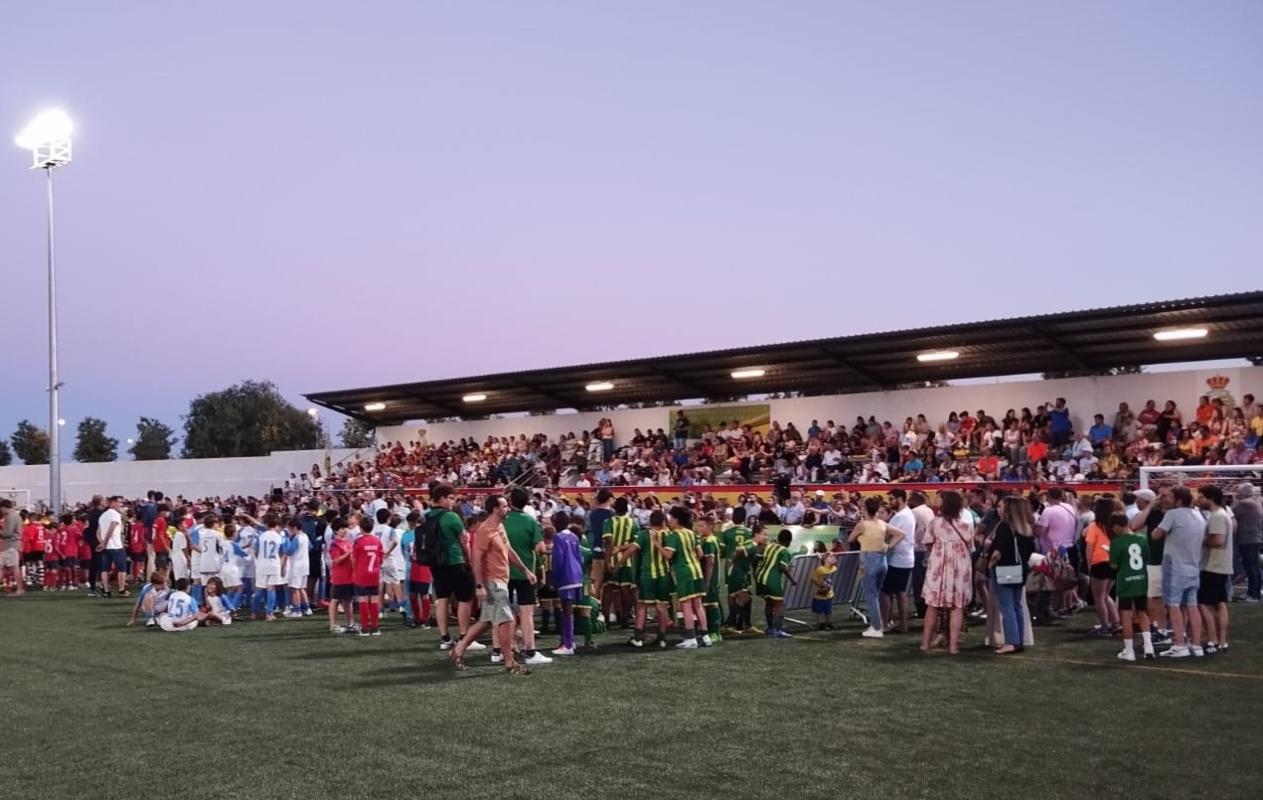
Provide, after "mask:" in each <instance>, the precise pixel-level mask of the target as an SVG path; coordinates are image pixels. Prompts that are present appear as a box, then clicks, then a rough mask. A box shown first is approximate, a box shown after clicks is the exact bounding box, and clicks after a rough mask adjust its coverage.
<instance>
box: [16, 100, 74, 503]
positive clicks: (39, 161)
mask: <svg viewBox="0 0 1263 800" xmlns="http://www.w3.org/2000/svg"><path fill="white" fill-rule="evenodd" d="M72 129H73V125H72V123H71V121H70V118H69V117H68V116H66V113H65V112H64V111H45V112H44V113H42V114H40V115H39V116H37V117H36V118H35V119H34V120H32V122H31V124H30V125H28V126H27V127H26V130H24V131H22V133H20V134H19V135H18V137H17V143H18V146H19V147H23V148H25V149H27V150H30V151H31V155H32V163H31V169H42V170H44V173H45V175H46V177H47V185H48V451H49V452H48V506H49V508H50V509H51V510H52V512H53V513H54V514H58V513H60V512H61V424H62V422H61V418H60V414H59V408H58V406H59V399H60V398H59V395H60V393H61V377H60V375H59V373H58V369H57V259H56V254H55V251H54V247H53V170H55V169H56V168H57V167H64V166H65V165H66V164H69V163H70V157H71V150H70V133H71V130H72Z"/></svg>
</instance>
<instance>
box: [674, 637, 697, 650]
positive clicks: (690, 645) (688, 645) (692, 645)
mask: <svg viewBox="0 0 1263 800" xmlns="http://www.w3.org/2000/svg"><path fill="white" fill-rule="evenodd" d="M675 649H676V650H696V649H697V640H696V639H685V640H684V641H682V642H680V643H678V644H676V646H675Z"/></svg>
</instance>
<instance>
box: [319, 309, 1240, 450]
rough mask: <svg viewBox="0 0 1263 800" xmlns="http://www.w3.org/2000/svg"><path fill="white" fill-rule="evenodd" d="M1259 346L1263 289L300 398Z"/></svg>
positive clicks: (1061, 363)
mask: <svg viewBox="0 0 1263 800" xmlns="http://www.w3.org/2000/svg"><path fill="white" fill-rule="evenodd" d="M929 307H930V306H926V308H927V309H928V308H929ZM1186 327H1197V328H1205V329H1206V330H1207V334H1206V335H1205V336H1204V337H1202V338H1190V339H1178V340H1172V341H1158V340H1156V339H1155V338H1154V334H1155V333H1156V332H1158V331H1168V330H1172V329H1178V328H1186ZM945 351H950V352H956V353H958V354H959V355H958V356H957V357H956V358H954V359H951V360H941V361H928V362H925V361H920V360H918V358H917V356H918V355H924V354H926V353H932V352H945ZM1260 357H1263V291H1254V292H1242V293H1239V294H1224V295H1216V296H1211V297H1194V298H1188V299H1184V300H1167V301H1161V302H1154V303H1138V304H1135V305H1129V306H1115V307H1111V308H1095V309H1088V310H1083V311H1068V312H1064V313H1060V314H1042V315H1038V316H1031V317H1012V318H1008V319H997V320H989V321H985V322H971V323H965V324H959V325H939V326H935V327H930V328H916V329H912V330H903V331H887V332H884V333H867V334H860V335H855V336H839V337H836V338H831V339H813V340H808V341H800V342H785V343H783V344H769V345H762V346H758V347H738V348H733V349H730V350H712V351H709V352H702V353H689V354H683V355H671V356H659V357H654V358H641V359H635V360H631V361H611V362H606V363H600V364H580V365H577V366H572V367H553V368H549V369H536V370H528V371H524V372H506V373H501V374H498V375H479V376H471V377H468V378H450V379H443V380H429V381H419V382H416V383H400V384H393V385H390V386H370V387H365V388H361V389H344V390H341V391H330V392H317V393H314V394H308V395H307V399H308V400H310V401H311V402H313V403H317V404H319V405H322V406H324V407H326V408H330V409H333V410H335V411H338V412H340V413H343V414H347V415H349V416H352V417H356V418H359V419H362V420H365V421H367V422H370V423H373V424H376V425H387V424H394V423H399V422H403V421H406V420H410V419H433V418H436V417H452V416H475V415H477V416H485V415H488V414H498V413H511V412H521V411H542V410H549V409H557V408H577V409H589V408H594V407H597V406H613V405H619V404H625V403H637V402H646V401H672V400H684V399H689V398H723V397H733V396H737V395H750V394H766V393H771V392H803V393H807V394H834V393H837V394H844V393H848V392H863V391H872V390H879V389H894V388H897V387H899V386H903V385H908V384H916V383H919V382H923V381H936V380H950V379H954V378H978V377H992V376H1000V375H1015V374H1022V373H1029V372H1062V371H1065V372H1080V373H1091V372H1100V371H1103V370H1107V369H1111V368H1115V367H1136V366H1140V365H1143V364H1161V363H1170V362H1181V361H1203V360H1211V359H1219V358H1251V359H1256V360H1257V359H1259V358H1260ZM736 370H763V374H762V375H761V376H758V377H749V378H745V379H737V378H734V377H733V375H732V373H733V372H734V371H736ZM594 383H610V384H613V387H612V388H610V389H608V390H606V391H588V390H587V388H586V387H587V386H588V385H589V384H594ZM468 395H485V396H486V399H485V400H483V401H481V402H466V400H465V397H466V396H468ZM379 405H380V407H379ZM366 406H367V408H366Z"/></svg>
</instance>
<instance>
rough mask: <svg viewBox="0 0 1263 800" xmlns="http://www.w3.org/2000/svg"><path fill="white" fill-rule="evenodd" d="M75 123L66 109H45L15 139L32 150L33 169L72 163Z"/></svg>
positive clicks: (20, 144) (50, 167)
mask: <svg viewBox="0 0 1263 800" xmlns="http://www.w3.org/2000/svg"><path fill="white" fill-rule="evenodd" d="M73 130H74V123H73V122H71V121H70V117H69V116H67V114H66V112H65V111H61V110H52V111H45V112H43V113H41V114H40V115H39V116H37V117H36V118H35V119H33V120H31V124H29V125H27V126H26V128H25V129H24V130H23V131H22V132H21V133H19V134H18V135H17V137H16V138H15V139H14V141H15V142H17V145H18V146H19V147H21V148H24V149H26V150H30V151H31V156H32V163H31V169H52V168H54V167H61V166H65V165H66V164H69V163H70V159H71V149H70V134H71V132H72V131H73Z"/></svg>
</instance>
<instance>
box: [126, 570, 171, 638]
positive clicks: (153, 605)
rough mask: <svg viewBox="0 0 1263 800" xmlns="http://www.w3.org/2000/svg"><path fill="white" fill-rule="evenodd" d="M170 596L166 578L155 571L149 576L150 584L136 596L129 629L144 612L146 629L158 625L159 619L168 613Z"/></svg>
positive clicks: (159, 571) (128, 622)
mask: <svg viewBox="0 0 1263 800" xmlns="http://www.w3.org/2000/svg"><path fill="white" fill-rule="evenodd" d="M170 594H171V592H170V590H169V589H168V588H167V579H166V576H165V575H164V574H163V573H162V571H161V570H155V571H154V572H153V574H152V575H150V576H149V583H146V584H145V585H144V586H142V587H141V589H140V592H139V593H138V594H137V596H136V603H135V604H134V605H133V606H132V615H131V618H130V619H128V620H127V627H129V628H130V627H131V626H133V625H135V624H136V617H137V616H138V615H139V614H140V612H142V611H143V612H144V613H145V627H146V628H152V627H154V626H155V625H157V624H158V623H157V618H158V617H160V616H161V615H163V614H165V613H167V598H168V596H169V595H170Z"/></svg>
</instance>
